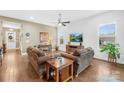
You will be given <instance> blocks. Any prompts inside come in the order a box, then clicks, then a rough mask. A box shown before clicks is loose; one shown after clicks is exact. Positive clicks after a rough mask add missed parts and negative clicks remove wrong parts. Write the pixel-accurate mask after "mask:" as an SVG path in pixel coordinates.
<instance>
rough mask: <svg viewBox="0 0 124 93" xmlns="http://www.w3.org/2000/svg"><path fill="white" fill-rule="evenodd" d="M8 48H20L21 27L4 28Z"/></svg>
mask: <svg viewBox="0 0 124 93" xmlns="http://www.w3.org/2000/svg"><path fill="white" fill-rule="evenodd" d="M3 31H4V40H5V41H4V43H5V44H6V49H7V50H8V49H20V29H12V28H3Z"/></svg>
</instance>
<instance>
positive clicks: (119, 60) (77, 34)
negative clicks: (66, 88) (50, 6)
mask: <svg viewBox="0 0 124 93" xmlns="http://www.w3.org/2000/svg"><path fill="white" fill-rule="evenodd" d="M0 15H1V16H0V21H1V24H0V35H1V36H0V47H1V49H0V52H1V53H0V55H1V56H0V57H1V61H0V62H1V67H0V75H1V76H0V81H4V82H6V81H11V82H15V81H17V82H20V81H21V82H24V81H27V82H29V81H30V82H31V81H39V82H44V81H45V82H46V81H48V82H49V81H57V82H59V81H61V82H62V81H69V82H70V81H72V82H120V81H124V76H123V74H122V73H123V71H124V70H123V67H124V65H123V64H124V52H123V51H124V44H123V41H122V40H123V29H124V28H123V16H124V11H123V10H106V11H105V10H59V11H58V10H46V11H42V10H37V11H36V10H30V11H29V10H27V11H23V10H6V11H0ZM49 16H50V17H49ZM103 34H104V35H105V36H103ZM110 34H112V35H111V36H110ZM108 42H109V43H108ZM110 42H112V43H110ZM107 44H109V45H112V46H114V49H116V50H115V51H114V53H115V54H114V56H112V57H111V56H110V54H108V50H107V53H105V52H106V51H105V52H104V51H103V52H102V51H101V50H104V49H105V47H106V46H107ZM115 45H117V47H115ZM111 49H112V47H111V48H110V50H111ZM38 53H39V54H38ZM109 53H111V52H109ZM112 53H113V51H112ZM39 55H40V56H39ZM41 55H42V56H41ZM118 55H119V56H118ZM109 59H110V60H109ZM52 61H54V62H55V63H52ZM58 61H59V62H58ZM17 62H18V63H17ZM60 63H62V64H61V65H60ZM42 64H43V65H42ZM54 64H56V65H54ZM6 65H7V67H6ZM60 68H61V69H60ZM7 69H8V70H7ZM13 69H14V70H13ZM6 70H7V71H6ZM11 71H13V73H12V72H11ZM40 71H41V72H40ZM17 73H18V74H17ZM60 73H61V74H60ZM101 73H102V74H101ZM92 74H93V75H92ZM20 76H23V78H22V77H20ZM18 77H19V78H18ZM87 77H88V78H87Z"/></svg>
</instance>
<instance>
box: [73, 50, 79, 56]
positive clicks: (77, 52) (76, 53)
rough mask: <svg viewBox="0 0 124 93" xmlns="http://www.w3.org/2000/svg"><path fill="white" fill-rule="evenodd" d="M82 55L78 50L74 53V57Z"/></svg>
mask: <svg viewBox="0 0 124 93" xmlns="http://www.w3.org/2000/svg"><path fill="white" fill-rule="evenodd" d="M80 54H81V51H80V50H78V49H76V50H75V51H74V52H73V55H74V56H80Z"/></svg>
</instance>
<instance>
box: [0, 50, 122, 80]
mask: <svg viewBox="0 0 124 93" xmlns="http://www.w3.org/2000/svg"><path fill="white" fill-rule="evenodd" d="M123 72H124V65H120V64H114V63H107V62H103V61H99V60H93V62H92V65H91V66H89V67H88V68H87V69H86V70H85V71H83V72H81V73H80V74H79V76H78V77H76V78H74V80H73V82H96V81H99V82H120V81H124V74H123ZM0 81H1V82H38V81H40V82H43V81H45V80H43V79H40V78H38V77H37V75H36V74H35V71H34V70H33V68H32V67H31V65H30V64H29V62H28V59H27V55H22V56H21V54H20V52H19V51H16V50H9V51H8V52H7V53H6V54H5V55H4V58H3V62H2V66H0Z"/></svg>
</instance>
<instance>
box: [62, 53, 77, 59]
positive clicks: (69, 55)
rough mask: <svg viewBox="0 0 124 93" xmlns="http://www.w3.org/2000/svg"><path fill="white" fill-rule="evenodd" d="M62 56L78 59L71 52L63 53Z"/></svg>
mask: <svg viewBox="0 0 124 93" xmlns="http://www.w3.org/2000/svg"><path fill="white" fill-rule="evenodd" d="M61 56H63V57H66V58H69V59H72V60H77V57H76V56H73V55H71V54H67V53H61Z"/></svg>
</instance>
